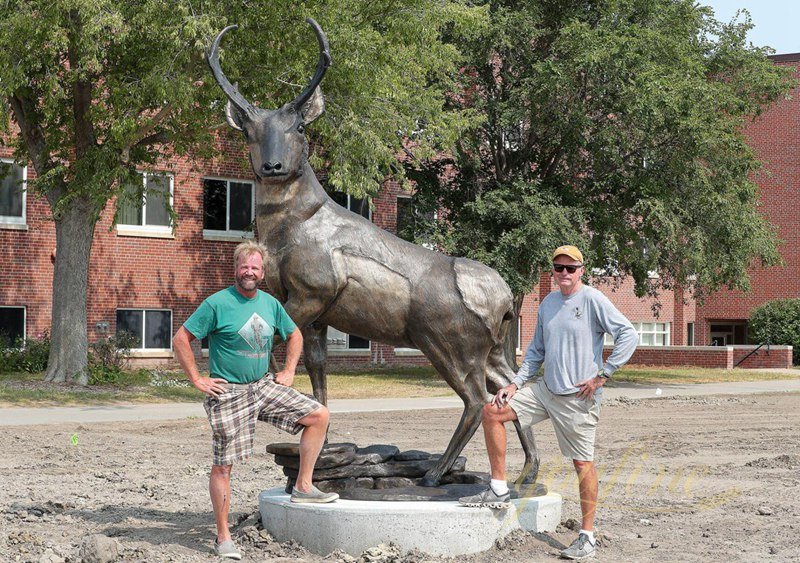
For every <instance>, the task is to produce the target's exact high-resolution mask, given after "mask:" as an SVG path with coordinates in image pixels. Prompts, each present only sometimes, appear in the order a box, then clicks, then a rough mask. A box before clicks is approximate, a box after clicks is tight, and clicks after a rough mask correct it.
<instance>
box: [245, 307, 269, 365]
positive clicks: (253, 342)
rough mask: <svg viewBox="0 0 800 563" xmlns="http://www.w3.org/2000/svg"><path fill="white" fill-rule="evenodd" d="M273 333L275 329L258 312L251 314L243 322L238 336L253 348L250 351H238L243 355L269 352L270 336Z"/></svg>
mask: <svg viewBox="0 0 800 563" xmlns="http://www.w3.org/2000/svg"><path fill="white" fill-rule="evenodd" d="M273 334H275V329H274V328H272V327H271V326H270V325H269V324H268V323H267V322H266V321H265V320H264V319H262V318H261V317H260V316H259V315H258V313H253V315H252V316H251V317H250V318H249V319H248V320H247V322H246V323H244V326H243V327H242V328H240V329H239V336H241V337H242V338H243V339H244V341H245V342H247V344H249V345H250V347H251V348H252V349H253V352H252V353H247V352H244V351H241V352H239V353H240V354H241V355H243V356H250V357H259V358H260V357H262V356H264V355H266V354H269V350H270V348H271V346H272V336H273Z"/></svg>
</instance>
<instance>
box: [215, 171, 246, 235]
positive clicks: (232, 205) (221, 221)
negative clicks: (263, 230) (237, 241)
mask: <svg viewBox="0 0 800 563" xmlns="http://www.w3.org/2000/svg"><path fill="white" fill-rule="evenodd" d="M254 197H255V194H254V190H253V183H252V182H243V181H240V180H224V179H219V178H205V179H204V180H203V234H204V235H207V234H211V235H213V234H234V235H238V236H246V233H248V231H251V230H252V224H253V207H254V205H255V200H254Z"/></svg>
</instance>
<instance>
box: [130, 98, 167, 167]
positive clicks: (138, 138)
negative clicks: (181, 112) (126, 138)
mask: <svg viewBox="0 0 800 563" xmlns="http://www.w3.org/2000/svg"><path fill="white" fill-rule="evenodd" d="M170 113H172V104H170V103H167V104H165V105H163V106H162V107H161V109H160V110H158V113H156V114H155V115H154V116H153V117H152V119H150V120H148V121H147V122H146V123H143V124H142V125H140V126H139V129H138V130H137V131H136V132H135V133H134V134H133V137H132V138H131V140H130V142H129V143H127V144H126V145H125V146H124V147H122V162H123V163H125V164H127V163H128V159H129V158H130V153H131V149H132V148H133V147H135V146H137V145H152V144H154V143H157V142H160V141H161V140H166V137H165V136H164V135H163V133H153V130H154V129H155V128H156V127H158V126H159V125H160V124H161V123H163V122H164V120H165V119H166V118H167V117H169V115H170Z"/></svg>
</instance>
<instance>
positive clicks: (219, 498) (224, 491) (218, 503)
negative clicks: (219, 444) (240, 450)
mask: <svg viewBox="0 0 800 563" xmlns="http://www.w3.org/2000/svg"><path fill="white" fill-rule="evenodd" d="M231 469H233V465H212V466H211V477H210V478H209V480H208V493H209V494H210V495H211V506H213V507H214V521H215V522H216V524H217V543H222V542H224V541H226V540H229V539H231V531H230V529H229V528H228V513H229V512H230V509H231Z"/></svg>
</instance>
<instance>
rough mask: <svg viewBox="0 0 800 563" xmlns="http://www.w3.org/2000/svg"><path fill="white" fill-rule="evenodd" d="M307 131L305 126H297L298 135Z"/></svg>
mask: <svg viewBox="0 0 800 563" xmlns="http://www.w3.org/2000/svg"><path fill="white" fill-rule="evenodd" d="M305 130H306V126H305V124H303V123H301V124H300V125H298V126H297V132H298V133H304V132H305Z"/></svg>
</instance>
